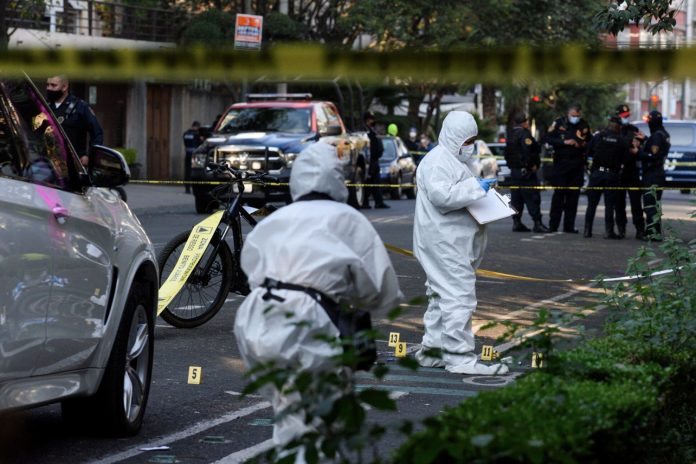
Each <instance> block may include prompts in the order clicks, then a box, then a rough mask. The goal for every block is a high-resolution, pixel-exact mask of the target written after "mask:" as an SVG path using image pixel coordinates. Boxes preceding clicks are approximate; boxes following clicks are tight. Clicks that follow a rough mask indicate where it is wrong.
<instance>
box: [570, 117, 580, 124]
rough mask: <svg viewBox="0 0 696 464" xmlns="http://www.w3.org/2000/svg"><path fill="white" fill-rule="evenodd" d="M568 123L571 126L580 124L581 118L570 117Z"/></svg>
mask: <svg viewBox="0 0 696 464" xmlns="http://www.w3.org/2000/svg"><path fill="white" fill-rule="evenodd" d="M568 122H570V123H571V124H577V123H579V122H580V116H568Z"/></svg>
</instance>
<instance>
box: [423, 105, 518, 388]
mask: <svg viewBox="0 0 696 464" xmlns="http://www.w3.org/2000/svg"><path fill="white" fill-rule="evenodd" d="M477 134H478V127H477V126H476V121H474V118H473V116H472V115H471V114H469V113H467V112H465V111H452V112H451V113H449V114H448V115H447V117H445V120H444V122H443V125H442V130H441V131H440V137H439V140H438V145H437V146H436V147H435V148H433V149H432V150H430V152H428V154H427V155H425V157H424V158H423V160H422V161H421V163H420V164H419V165H418V173H417V175H416V177H417V180H416V183H417V184H418V198H417V199H416V212H415V218H414V226H413V248H414V254H415V255H416V258H418V261H419V262H420V264H421V266H423V270H424V271H425V274H426V276H427V282H426V294H427V295H428V309H427V310H426V312H425V315H424V316H423V322H424V324H425V334H424V335H423V341H422V349H421V350H420V351H418V352H417V353H416V359H417V360H418V362H419V363H420V365H421V366H427V367H444V368H445V369H447V370H448V371H450V372H453V373H458V374H476V375H495V374H505V373H507V372H508V367H507V366H506V365H504V364H494V365H486V364H483V363H481V362H478V358H477V356H476V354H475V353H474V348H475V345H474V333H473V330H472V328H471V318H472V315H473V313H474V310H475V309H476V288H475V285H476V269H477V268H478V265H479V263H480V262H481V259H482V258H483V251H484V250H485V248H486V226H485V225H481V224H479V223H477V222H476V219H474V217H473V216H472V215H471V214H470V213H469V211H468V210H467V209H466V208H467V206H469V205H470V204H471V203H473V202H475V201H476V200H478V199H480V198H483V197H484V196H485V195H486V192H487V191H488V189H489V188H490V186H491V184H492V183H494V182H495V179H477V178H476V177H475V176H474V175H473V174H472V169H471V168H472V162H473V160H472V155H473V153H474V142H475V141H476V135H477ZM432 349H440V350H442V358H435V357H431V356H428V354H429V353H428V351H432Z"/></svg>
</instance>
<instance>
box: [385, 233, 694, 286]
mask: <svg viewBox="0 0 696 464" xmlns="http://www.w3.org/2000/svg"><path fill="white" fill-rule="evenodd" d="M384 247H385V248H386V249H387V250H389V251H391V252H393V253H397V254H400V255H403V256H408V257H409V258H415V255H414V254H413V252H412V251H411V250H406V249H404V248H399V247H397V246H394V245H390V244H388V243H385V244H384ZM683 268H684V266H680V267H678V268H677V270H682V269H683ZM674 271H675V270H674V269H664V270H661V271H655V272H652V273H650V274H647V275H643V274H637V275H631V276H622V277H612V278H609V279H542V278H539V277H527V276H520V275H515V274H506V273H504V272H497V271H489V270H487V269H477V270H476V274H477V275H480V276H482V277H492V278H494V279H507V280H522V281H526V282H560V283H592V282H625V281H629V280H638V279H645V278H648V277H658V276H662V275H666V274H671V273H672V272H674Z"/></svg>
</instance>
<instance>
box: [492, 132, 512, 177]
mask: <svg viewBox="0 0 696 464" xmlns="http://www.w3.org/2000/svg"><path fill="white" fill-rule="evenodd" d="M487 145H488V149H489V150H490V151H491V153H492V154H493V156H494V157H495V161H496V163H497V164H498V185H509V183H510V168H509V167H508V165H507V161H505V144H504V143H500V142H492V143H489V144H487Z"/></svg>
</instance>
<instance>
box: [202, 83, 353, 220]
mask: <svg viewBox="0 0 696 464" xmlns="http://www.w3.org/2000/svg"><path fill="white" fill-rule="evenodd" d="M311 97H312V96H311V94H286V95H277V94H256V95H250V98H253V99H254V100H255V101H250V102H245V103H235V104H233V105H232V106H230V107H229V108H228V109H227V111H226V112H225V113H224V114H223V116H222V117H221V118H220V120H219V121H218V123H217V125H216V126H215V128H214V129H213V133H212V135H211V136H210V137H209V138H208V139H207V140H206V141H205V142H204V143H203V144H202V145H201V146H200V147H198V149H196V151H195V152H194V153H193V156H192V157H191V179H192V180H194V181H222V180H226V179H227V178H228V175H227V174H220V173H216V172H211V171H209V170H207V169H206V167H207V166H208V163H209V162H211V161H212V162H216V163H220V162H223V161H226V162H228V163H229V164H230V165H231V167H233V168H234V169H240V170H245V169H248V170H250V171H266V172H268V174H270V175H272V176H274V177H277V178H278V180H279V182H278V183H280V184H287V183H288V182H289V180H290V171H291V170H292V163H293V161H294V160H295V158H296V157H297V155H298V154H299V153H300V152H301V151H302V150H303V149H304V148H305V147H307V146H309V145H311V144H313V143H316V142H317V141H319V140H322V141H324V142H327V143H330V144H333V145H335V146H336V148H337V151H338V155H339V158H340V159H341V161H342V163H343V168H344V173H345V177H346V181H347V182H354V183H356V184H358V185H361V184H363V183H364V181H365V175H366V173H367V163H366V158H365V153H366V149H365V146H364V145H359V144H358V143H357V142H358V141H359V140H361V138H360V137H355V136H354V135H353V134H351V133H349V132H348V131H347V130H346V127H345V125H344V124H343V120H342V119H341V116H340V115H339V113H338V110H337V109H336V106H335V105H334V104H333V103H331V102H327V101H316V100H312V98H311ZM245 187H246V190H245V193H244V196H245V198H246V199H247V202H248V203H249V204H250V205H252V206H256V207H260V206H262V205H263V204H265V203H266V202H267V201H278V200H280V201H290V194H289V189H288V187H287V186H286V185H272V186H267V187H266V188H260V187H259V186H254V185H251V184H249V185H247V186H245ZM212 188H213V186H212V185H207V184H194V185H193V194H194V197H195V205H196V212H198V213H207V212H210V211H212V210H213V209H215V208H216V207H217V202H216V201H215V199H213V198H212V197H211V196H210V194H209V193H210V191H211V190H212ZM349 192H350V198H349V203H351V204H353V205H354V206H359V205H361V204H362V196H363V189H362V187H355V188H350V189H349Z"/></svg>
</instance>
